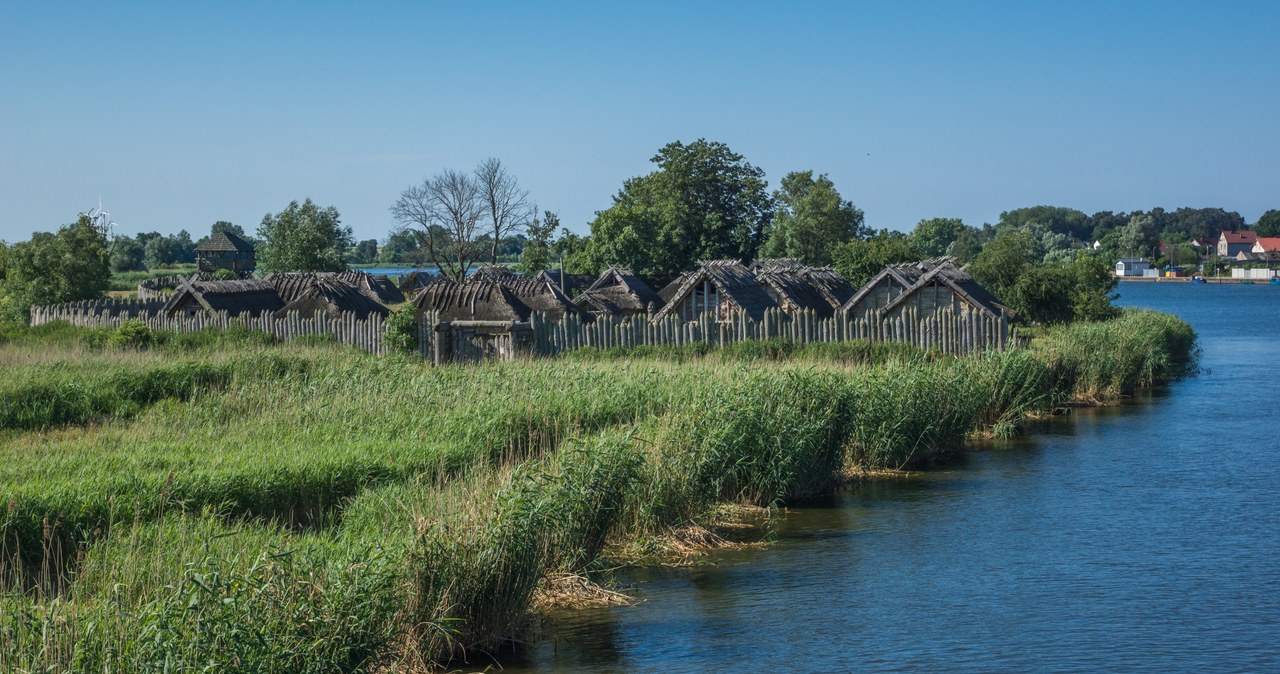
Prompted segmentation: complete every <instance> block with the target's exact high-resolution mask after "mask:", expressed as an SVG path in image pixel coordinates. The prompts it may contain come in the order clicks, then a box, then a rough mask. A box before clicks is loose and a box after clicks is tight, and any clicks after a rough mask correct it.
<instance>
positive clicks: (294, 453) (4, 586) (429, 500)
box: [0, 312, 1194, 672]
mask: <svg viewBox="0 0 1280 674" xmlns="http://www.w3.org/2000/svg"><path fill="white" fill-rule="evenodd" d="M23 348H26V347H24V346H21V345H12V344H11V345H10V346H8V347H0V358H5V357H6V356H5V355H4V354H5V353H6V351H5V349H23ZM1193 348H1194V333H1192V332H1191V330H1190V328H1189V327H1188V326H1186V324H1185V323H1182V322H1181V321H1178V320H1177V319H1174V318H1172V317H1168V316H1165V315H1162V314H1154V313H1152V312H1126V313H1125V315H1124V316H1122V317H1121V318H1119V319H1117V320H1115V321H1112V322H1109V323H1105V324H1079V325H1073V326H1068V327H1065V328H1060V329H1055V330H1050V331H1048V332H1047V333H1046V334H1045V335H1044V336H1043V337H1041V338H1040V339H1038V340H1037V341H1036V342H1035V343H1034V344H1033V346H1032V348H1031V349H1029V350H1014V351H1008V352H999V353H986V354H980V355H975V356H970V357H966V358H951V357H939V356H936V355H932V354H922V353H919V352H918V351H911V350H909V349H905V348H898V347H885V348H877V349H869V348H868V347H866V346H864V345H858V344H853V345H829V346H824V348H823V349H822V350H819V352H814V351H812V350H805V349H795V348H791V347H779V346H777V345H771V344H766V345H759V346H753V347H742V349H741V350H740V351H739V352H734V353H711V352H703V353H699V354H684V355H679V356H678V357H677V358H675V359H674V360H664V359H663V358H659V357H641V356H639V355H638V354H636V353H628V354H578V355H576V356H575V357H574V358H570V359H566V360H559V361H533V362H518V363H507V364H489V365H483V366H478V367H445V368H439V369H432V368H430V367H427V366H424V365H421V364H419V363H415V362H413V361H410V360H407V359H402V358H381V359H379V358H374V357H371V356H366V355H363V354H359V353H356V352H352V351H342V350H334V349H331V348H325V347H315V348H308V347H306V346H304V345H293V346H272V347H263V346H252V347H250V346H239V347H236V348H235V349H233V350H231V351H230V352H229V353H219V352H210V353H209V354H208V356H207V358H206V359H200V360H197V359H191V358H190V357H189V356H186V357H185V358H186V360H181V362H177V363H170V362H167V361H166V360H165V359H164V358H162V357H158V354H139V353H137V352H119V353H116V352H112V351H110V350H107V351H101V350H88V351H86V350H84V349H83V348H82V347H81V346H76V345H63V346H61V347H57V348H53V349H51V350H50V352H49V353H41V354H32V353H27V352H23V353H22V355H20V356H19V357H12V356H10V357H8V361H6V362H10V363H13V367H11V368H10V370H11V371H12V374H10V373H9V372H8V371H7V372H6V378H5V379H4V380H3V381H0V410H3V409H10V410H18V411H16V412H12V411H11V412H6V413H5V414H8V415H9V416H7V417H0V418H2V419H10V421H9V422H5V423H7V424H8V425H7V426H5V429H6V430H0V497H2V499H0V535H2V536H3V539H2V540H3V545H4V550H3V553H4V554H3V556H0V565H2V566H3V569H2V570H3V573H0V670H3V671H16V672H27V671H32V672H34V671H41V672H44V671H147V670H164V671H245V672H248V671H254V672H258V671H317V672H318V671H391V670H395V669H397V668H400V669H404V668H408V669H414V668H421V667H430V666H435V665H436V664H438V663H440V662H445V661H448V660H449V659H450V658H456V657H460V656H465V654H466V653H468V652H470V651H472V650H474V649H477V648H489V647H492V646H494V645H495V644H498V643H500V642H502V641H503V640H505V639H509V638H512V637H513V636H515V635H516V634H518V633H519V631H520V629H521V626H522V625H523V624H524V622H525V620H526V619H527V618H528V616H529V611H530V606H531V603H532V601H533V598H534V596H535V595H536V594H537V593H538V592H539V591H540V587H541V584H542V583H543V582H544V581H545V579H547V578H548V577H549V576H550V575H551V574H559V573H580V574H581V573H586V574H590V573H593V572H594V571H596V570H597V569H598V568H599V567H600V565H601V564H602V562H603V561H604V560H605V559H606V558H607V557H609V555H610V552H609V551H610V550H615V549H621V548H622V547H623V546H625V545H627V544H628V543H630V542H632V541H635V540H637V539H639V538H643V537H650V536H654V535H659V534H661V533H663V532H665V531H669V530H670V529H671V528H673V527H679V526H683V525H687V524H696V523H706V522H708V521H709V520H710V519H711V518H712V517H713V513H714V512H715V511H716V509H717V507H719V506H720V505H721V504H724V503H737V504H747V505H763V506H769V505H774V504H778V503H782V502H787V501H793V500H796V499H802V498H805V497H808V496H812V495H815V494H821V493H823V492H826V491H829V490H830V489H831V488H832V487H833V486H834V485H836V484H837V483H838V481H839V480H840V479H841V475H842V474H843V473H844V472H845V471H847V469H848V468H850V467H851V466H860V467H872V468H879V467H889V468H894V467H905V466H913V465H921V464H925V463H928V462H929V461H931V460H933V459H935V458H936V457H939V456H942V455H945V454H947V453H950V452H954V451H958V450H959V449H961V447H962V446H963V443H964V440H965V438H966V437H967V436H969V435H972V434H975V433H977V434H1009V433H1014V432H1017V431H1018V430H1019V428H1021V426H1022V425H1023V423H1024V422H1025V420H1026V419H1027V418H1029V417H1031V416H1034V415H1038V414H1043V413H1046V412H1048V411H1051V410H1053V409H1055V408H1056V407H1059V406H1061V405H1062V404H1065V403H1068V402H1073V401H1074V402H1080V401H1107V400H1113V399H1115V397H1116V396H1122V395H1127V394H1129V393H1132V392H1133V391H1136V390H1138V389H1139V388H1142V387H1145V386H1151V385H1154V384H1157V383H1159V382H1160V381H1162V380H1165V379H1167V378H1170V377H1174V376H1178V375H1179V374H1180V373H1181V372H1183V371H1185V368H1186V367H1187V366H1188V364H1189V363H1190V362H1191V355H1192V349H1193ZM624 356H625V357H624ZM686 356H687V357H686ZM202 377H205V378H207V379H202ZM140 382H143V383H140ZM46 384H48V385H50V386H51V388H47V389H46V388H41V387H42V386H45V385H46ZM42 391H44V392H43V393H42ZM115 393H119V394H120V395H121V399H122V400H124V401H125V402H120V403H108V402H105V401H106V400H107V398H110V397H111V396H112V395H113V394H115ZM40 396H44V399H45V400H46V401H60V402H56V403H55V402H44V403H39V404H35V403H32V402H29V401H27V402H23V401H21V400H18V399H19V398H24V399H25V398H26V397H32V398H33V399H37V400H38V399H41V398H40ZM65 401H72V402H70V403H68V402H65ZM130 401H131V402H130ZM72 403H74V404H72ZM5 405H8V407H5ZM24 405H25V406H24ZM112 405H117V406H115V407H113V406H112ZM41 410H43V411H41Z"/></svg>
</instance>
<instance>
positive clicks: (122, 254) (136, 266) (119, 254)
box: [110, 236, 146, 272]
mask: <svg viewBox="0 0 1280 674" xmlns="http://www.w3.org/2000/svg"><path fill="white" fill-rule="evenodd" d="M145 255H146V251H145V250H144V249H143V247H142V244H140V243H138V240H137V239H134V238H132V237H128V236H118V237H116V239H115V240H114V241H112V242H111V258H110V259H111V271H113V272H122V271H140V270H142V269H146V265H145V264H143V260H144V258H145Z"/></svg>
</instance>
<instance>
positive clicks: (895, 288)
mask: <svg viewBox="0 0 1280 674" xmlns="http://www.w3.org/2000/svg"><path fill="white" fill-rule="evenodd" d="M943 261H944V260H940V259H935V260H925V261H922V262H908V263H904V264H895V265H889V266H888V267H885V268H884V269H881V270H880V273H879V274H876V275H875V276H873V277H872V278H871V280H870V281H867V284H866V285H864V286H862V288H861V289H859V290H858V292H856V293H854V294H853V296H852V297H850V298H849V300H848V301H846V302H845V303H844V305H843V306H841V307H840V311H841V312H842V313H843V314H844V315H845V316H846V317H847V318H849V319H851V320H853V319H861V318H868V317H874V316H878V315H879V312H880V310H881V309H883V308H885V307H886V306H888V305H889V303H890V302H892V301H893V300H895V299H897V298H898V297H899V296H901V295H902V294H903V293H905V292H906V291H907V290H908V289H910V288H911V286H914V285H915V284H916V282H918V281H919V280H920V278H921V277H922V276H924V275H925V274H927V273H929V271H930V270H932V269H933V268H934V267H935V266H936V265H938V264H941V263H942V262H943Z"/></svg>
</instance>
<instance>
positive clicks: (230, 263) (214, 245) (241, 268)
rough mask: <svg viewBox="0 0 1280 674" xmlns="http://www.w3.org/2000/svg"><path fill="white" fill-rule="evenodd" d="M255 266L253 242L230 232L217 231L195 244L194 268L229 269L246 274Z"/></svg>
mask: <svg viewBox="0 0 1280 674" xmlns="http://www.w3.org/2000/svg"><path fill="white" fill-rule="evenodd" d="M257 266H258V263H257V260H255V259H254V255H253V244H251V243H249V242H248V241H245V240H244V239H242V238H240V237H239V236H236V235H235V234H232V233H231V232H218V233H217V234H214V235H213V236H211V237H209V238H207V239H205V240H204V241H201V242H200V245H198V246H196V268H197V269H199V270H200V271H203V272H215V271H217V270H219V269H229V270H231V271H233V272H236V273H244V274H248V273H250V272H252V271H253V270H254V269H256V268H257Z"/></svg>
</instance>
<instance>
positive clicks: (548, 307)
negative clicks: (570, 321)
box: [502, 278, 590, 321]
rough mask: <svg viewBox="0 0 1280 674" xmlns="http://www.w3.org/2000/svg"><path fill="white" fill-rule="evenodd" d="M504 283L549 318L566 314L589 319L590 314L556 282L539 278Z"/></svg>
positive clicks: (523, 300)
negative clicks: (574, 301) (575, 302)
mask: <svg viewBox="0 0 1280 674" xmlns="http://www.w3.org/2000/svg"><path fill="white" fill-rule="evenodd" d="M502 285H503V286H504V287H505V288H506V289H507V290H509V291H510V292H511V293H512V294H513V295H515V296H516V297H517V298H518V299H519V300H520V301H521V302H522V303H523V304H524V305H525V306H527V307H529V308H530V309H532V310H533V311H536V312H538V313H541V314H544V315H545V316H546V317H547V318H548V319H549V320H552V321H559V320H560V319H562V318H564V317H565V314H573V315H575V316H578V317H579V318H583V319H587V318H589V317H590V314H588V313H586V312H584V311H583V310H582V309H580V308H578V306H577V305H575V304H574V303H573V301H572V300H570V299H569V297H568V296H567V295H565V294H564V293H563V292H562V291H561V290H560V287H559V286H557V285H556V284H554V283H551V282H548V281H546V280H540V279H537V278H531V279H520V280H508V281H506V282H504V283H502Z"/></svg>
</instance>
